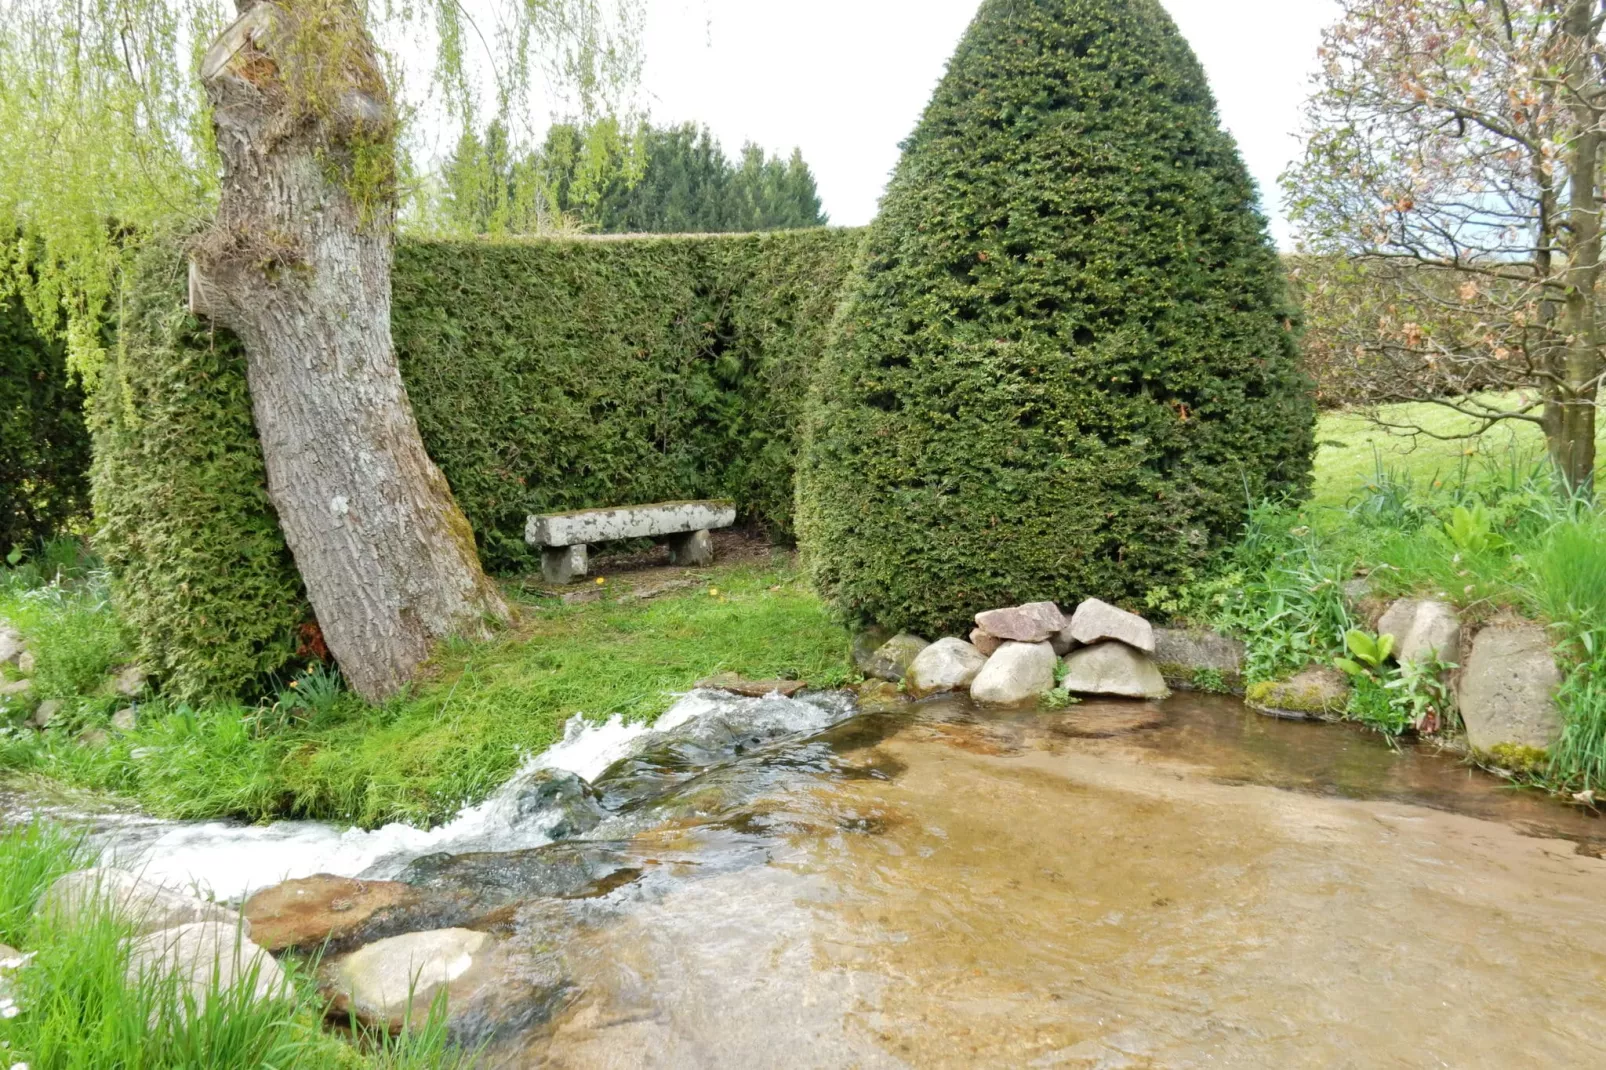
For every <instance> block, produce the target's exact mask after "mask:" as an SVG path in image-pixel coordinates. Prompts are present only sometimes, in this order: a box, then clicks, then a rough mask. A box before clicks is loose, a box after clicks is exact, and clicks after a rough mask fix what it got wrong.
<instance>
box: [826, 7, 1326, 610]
mask: <svg viewBox="0 0 1606 1070" xmlns="http://www.w3.org/2000/svg"><path fill="white" fill-rule="evenodd" d="M1296 319H1297V313H1296V311H1295V309H1294V308H1293V306H1292V305H1291V303H1290V302H1289V300H1288V296H1287V288H1286V285H1285V282H1284V279H1283V275H1282V271H1281V268H1280V266H1279V264H1278V261H1277V257H1276V255H1275V253H1274V252H1273V250H1272V247H1271V243H1270V241H1269V240H1268V237H1267V233H1266V226H1265V222H1264V220H1263V219H1262V218H1261V216H1260V214H1259V213H1258V211H1257V209H1256V195H1255V187H1254V184H1253V183H1252V182H1251V180H1250V178H1249V175H1248V173H1247V172H1246V170H1245V168H1244V166H1243V164H1242V162H1241V160H1240V159H1239V157H1238V153H1237V150H1236V148H1235V147H1234V145H1233V142H1232V139H1231V138H1230V137H1229V136H1228V135H1227V134H1226V133H1225V132H1223V131H1222V129H1221V127H1220V125H1219V123H1218V122H1217V118H1216V114H1215V106H1214V102H1213V101H1212V99H1211V96H1210V91H1209V88H1208V86H1207V84H1206V81H1205V77H1204V72H1203V71H1202V70H1201V69H1200V67H1199V64H1198V62H1197V60H1196V59H1195V58H1194V56H1193V55H1192V53H1191V52H1190V51H1189V49H1188V46H1187V43H1186V42H1185V41H1184V40H1183V39H1182V37H1181V35H1180V34H1179V33H1178V32H1177V29H1176V27H1175V26H1174V25H1173V24H1172V22H1171V20H1170V18H1169V17H1168V16H1167V15H1166V14H1165V12H1164V10H1163V9H1162V8H1161V7H1160V4H1159V3H1158V0H986V2H985V3H983V4H982V6H981V10H980V12H979V13H978V14H977V16H976V19H975V21H974V22H973V23H972V25H971V27H970V30H969V32H968V33H967V35H966V37H965V38H964V40H963V41H962V42H961V44H960V46H959V50H958V52H957V54H956V55H955V56H954V57H953V60H952V61H951V63H950V65H949V68H948V71H947V74H946V75H945V77H944V79H943V81H942V83H941V85H940V86H939V87H938V89H937V92H936V95H935V97H934V98H933V100H932V102H931V104H930V106H929V107H928V109H927V110H926V113H925V115H924V116H923V118H922V119H921V121H920V123H919V125H918V127H917V128H916V130H915V132H914V134H913V135H912V136H911V138H910V139H909V141H908V142H907V143H906V144H905V147H904V156H903V159H902V161H901V162H900V164H899V166H898V169H897V172H896V174H895V176H894V178H893V181H892V184H891V186H890V187H889V189H888V192H887V196H886V198H885V199H884V200H883V202H882V209H881V214H880V216H879V217H878V218H877V220H876V222H875V223H874V224H873V225H872V227H871V228H870V234H869V236H868V238H867V244H866V250H865V256H864V259H863V261H862V266H861V267H860V269H859V270H857V271H856V272H855V274H854V276H853V278H852V279H851V281H850V282H849V284H848V290H847V294H846V297H845V300H844V304H843V310H842V315H841V318H840V319H839V320H838V325H839V330H838V331H837V332H836V334H835V336H834V338H833V340H832V342H831V345H830V346H829V348H828V350H827V353H826V355H825V357H824V359H823V360H822V362H821V366H820V369H819V371H818V373H817V376H816V380H815V383H816V388H817V394H816V397H815V401H814V404H813V406H812V414H811V417H810V421H809V436H808V448H807V450H806V453H805V458H804V463H803V467H802V470H801V472H800V482H799V503H800V506H799V516H798V524H799V532H800V535H801V537H802V543H803V546H804V549H805V551H806V552H807V553H808V555H809V558H810V561H811V563H812V567H813V569H814V575H815V578H816V582H817V585H818V586H819V588H820V589H821V591H822V593H824V594H825V596H826V597H827V598H828V599H830V600H831V601H832V602H833V604H834V605H835V607H836V608H837V609H838V611H839V612H840V613H841V615H842V616H844V617H846V618H850V619H855V620H859V621H874V622H877V623H881V624H885V625H889V626H892V627H895V628H912V629H916V630H919V631H921V632H924V633H926V634H928V635H932V636H933V637H935V636H936V635H940V634H943V633H952V632H955V631H958V630H960V629H962V628H963V627H965V624H966V621H967V619H968V618H969V617H970V616H971V615H972V614H974V613H975V612H976V611H978V610H981V609H986V608H989V607H992V606H998V605H1011V604H1015V603H1017V602H1024V601H1030V600H1037V599H1054V600H1058V601H1061V602H1073V601H1076V600H1078V599H1080V598H1083V597H1086V596H1090V595H1093V596H1098V597H1101V598H1105V599H1109V600H1112V601H1115V600H1126V599H1131V598H1135V597H1138V596H1141V595H1142V594H1143V592H1145V591H1146V590H1147V589H1149V588H1151V587H1152V586H1154V585H1157V584H1167V583H1173V582H1176V581H1177V580H1178V579H1179V578H1181V577H1184V576H1186V575H1187V573H1188V570H1189V569H1190V568H1193V567H1197V566H1199V565H1202V564H1203V563H1205V562H1206V561H1207V560H1208V559H1209V557H1210V555H1211V554H1212V552H1213V551H1215V550H1216V549H1217V548H1219V547H1220V546H1221V545H1222V544H1223V542H1224V541H1225V540H1227V539H1228V538H1230V537H1231V536H1232V535H1234V534H1235V533H1236V532H1237V530H1238V529H1239V526H1240V524H1241V521H1242V517H1243V512H1244V505H1245V500H1246V498H1249V499H1254V498H1258V497H1260V496H1261V495H1265V494H1276V493H1278V492H1279V491H1284V490H1288V491H1298V490H1299V489H1301V488H1302V487H1305V486H1307V485H1308V482H1309V479H1310V468H1311V456H1312V453H1313V450H1314V448H1313V427H1314V410H1313V406H1312V404H1311V401H1310V397H1309V389H1308V384H1307V383H1306V382H1305V381H1304V380H1303V379H1302V377H1301V376H1300V374H1299V373H1298V369H1297V347H1296V334H1295V321H1296Z"/></svg>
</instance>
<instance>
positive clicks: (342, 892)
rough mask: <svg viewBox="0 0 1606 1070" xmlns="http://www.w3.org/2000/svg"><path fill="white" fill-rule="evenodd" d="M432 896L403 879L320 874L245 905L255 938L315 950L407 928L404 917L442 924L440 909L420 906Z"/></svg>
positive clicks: (271, 945) (277, 946) (424, 924)
mask: <svg viewBox="0 0 1606 1070" xmlns="http://www.w3.org/2000/svg"><path fill="white" fill-rule="evenodd" d="M428 899H429V897H428V896H426V895H425V894H424V893H423V892H421V891H420V890H419V889H417V888H414V887H412V886H411V885H407V884H402V883H400V882H399V881H364V880H355V879H353V878H350V877H334V876H330V875H328V874H320V875H318V876H316V877H304V878H301V879H299V880H292V881H285V882H284V883H283V884H279V885H275V886H274V887H272V888H266V889H264V890H262V891H260V892H257V893H256V894H255V895H253V896H251V898H249V899H247V900H246V901H245V906H244V907H243V908H241V910H242V913H244V915H245V917H246V920H247V921H249V922H250V923H251V935H252V938H253V939H254V940H255V941H256V942H257V943H258V944H260V945H261V946H263V947H265V948H267V949H268V950H269V951H273V952H280V951H286V950H292V949H293V950H298V951H316V950H318V949H319V948H321V947H324V946H325V945H326V944H327V945H328V947H329V949H330V950H338V949H339V948H341V947H346V946H355V945H357V944H363V943H368V942H371V941H373V940H378V939H381V938H383V937H386V936H394V935H396V933H397V932H401V931H407V929H401V928H397V927H396V926H398V925H405V924H406V922H404V921H403V920H402V919H403V918H404V917H405V918H408V919H410V920H411V921H414V922H416V924H412V925H410V926H409V928H411V929H426V928H438V927H439V926H440V925H441V924H442V922H441V921H440V920H439V914H440V913H441V911H440V910H438V909H436V910H429V911H425V910H421V909H420V908H421V907H423V906H424V904H425V903H426V901H427V900H428ZM461 913H462V912H459V914H461ZM430 915H435V917H433V918H431V917H429V916H430ZM387 919H389V920H390V921H391V924H390V925H387V924H386V920H387ZM426 919H428V920H426ZM459 920H460V919H459ZM431 922H432V923H431ZM387 929H388V930H389V931H386V930H387Z"/></svg>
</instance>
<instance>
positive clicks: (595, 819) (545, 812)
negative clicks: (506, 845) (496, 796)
mask: <svg viewBox="0 0 1606 1070" xmlns="http://www.w3.org/2000/svg"><path fill="white" fill-rule="evenodd" d="M514 812H515V814H516V815H517V817H516V820H519V821H521V822H523V823H525V824H527V825H529V826H531V827H533V828H536V829H539V830H540V831H542V832H544V833H545V834H546V835H547V836H549V837H550V838H551V839H554V840H566V839H569V838H570V837H573V836H580V835H583V834H585V833H587V832H590V831H591V830H592V829H594V828H596V827H597V826H598V825H600V824H601V823H602V821H603V819H604V818H605V817H607V811H606V810H604V809H603V806H602V795H601V793H600V792H598V791H597V789H596V788H594V787H592V786H591V785H590V784H588V783H586V782H585V781H584V780H583V779H581V778H580V777H579V776H576V775H575V774H574V773H570V772H567V771H565V770H562V769H542V770H538V771H537V772H535V773H533V774H531V776H530V777H529V778H528V779H527V781H526V783H525V784H524V785H523V786H521V787H520V788H519V790H518V794H517V795H516V796H515V799H514Z"/></svg>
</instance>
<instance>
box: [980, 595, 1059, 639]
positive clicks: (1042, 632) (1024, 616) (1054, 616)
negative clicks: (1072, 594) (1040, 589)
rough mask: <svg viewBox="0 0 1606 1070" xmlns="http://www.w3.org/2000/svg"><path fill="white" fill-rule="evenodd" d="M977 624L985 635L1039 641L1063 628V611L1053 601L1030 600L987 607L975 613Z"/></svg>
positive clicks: (1056, 633) (1054, 634)
mask: <svg viewBox="0 0 1606 1070" xmlns="http://www.w3.org/2000/svg"><path fill="white" fill-rule="evenodd" d="M976 624H977V626H978V627H980V628H981V630H982V631H984V632H986V633H987V634H988V635H996V636H997V637H998V638H1000V639H1008V640H1009V641H1011V642H1015V643H1041V642H1044V641H1046V640H1048V639H1050V638H1052V637H1053V636H1056V635H1058V634H1059V633H1060V632H1062V631H1064V630H1065V625H1066V620H1065V614H1063V613H1061V612H1060V607H1059V606H1056V605H1055V604H1054V603H1053V602H1030V603H1027V604H1026V605H1024V606H1014V607H1012V608H1010V609H989V610H986V611H985V612H982V613H978V614H976Z"/></svg>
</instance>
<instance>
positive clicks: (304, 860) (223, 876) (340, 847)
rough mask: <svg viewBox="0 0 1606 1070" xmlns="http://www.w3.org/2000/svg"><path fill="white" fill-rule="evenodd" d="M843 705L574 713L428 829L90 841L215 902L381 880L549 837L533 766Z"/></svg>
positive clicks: (125, 827) (694, 704)
mask: <svg viewBox="0 0 1606 1070" xmlns="http://www.w3.org/2000/svg"><path fill="white" fill-rule="evenodd" d="M845 710H846V708H845V704H844V703H843V702H842V701H841V700H840V699H834V698H833V699H830V700H826V701H824V702H809V701H804V700H795V699H786V698H782V697H780V696H779V695H771V696H769V697H768V698H763V699H744V698H737V697H735V696H732V695H729V694H725V693H723V692H714V691H693V692H691V693H689V694H687V695H684V696H683V697H682V698H681V699H680V700H679V701H678V702H676V703H675V705H674V706H673V707H672V708H670V709H669V710H668V711H667V712H666V713H664V714H663V715H662V716H661V717H659V718H658V720H657V721H656V722H653V723H651V724H647V723H639V724H626V723H625V721H624V719H623V718H621V717H618V716H614V717H612V718H610V719H609V720H607V721H605V722H603V723H601V724H597V723H593V722H589V721H587V720H585V719H584V718H583V717H580V716H579V715H576V716H575V717H573V718H571V719H570V721H569V723H568V725H567V727H566V729H565V732H564V737H563V739H562V740H561V741H560V742H558V743H556V744H554V745H553V746H552V747H550V748H549V749H548V750H546V751H545V752H543V753H541V754H539V755H537V756H535V757H533V758H531V759H529V760H528V761H526V762H525V763H524V765H523V767H522V768H521V769H520V770H519V771H518V772H517V773H516V774H514V776H513V777H512V779H510V780H509V781H508V782H507V783H506V784H504V785H503V786H502V787H501V788H500V789H498V790H497V791H496V792H495V793H494V794H492V795H491V797H490V798H488V799H486V800H485V801H484V802H482V803H480V804H479V805H477V806H472V807H469V808H468V809H465V810H463V811H462V812H461V813H460V814H458V815H457V817H455V818H454V819H452V820H451V821H450V822H448V823H446V824H444V825H441V826H439V827H437V828H433V829H420V828H415V827H414V826H412V825H403V824H393V825H386V826H385V827H383V828H380V829H376V830H374V831H368V830H365V829H359V828H345V829H342V828H340V827H338V826H335V825H331V824H327V823H324V822H320V821H280V822H275V823H273V824H270V825H254V826H253V825H242V824H238V823H229V822H218V821H213V822H205V823H178V822H170V821H158V820H155V819H152V818H145V817H138V816H115V817H111V818H109V819H105V820H103V821H102V822H101V823H100V831H99V833H98V834H97V835H96V836H95V837H94V840H95V842H96V843H97V844H98V845H100V846H101V847H102V849H103V850H104V852H105V854H106V857H107V859H108V861H111V862H114V863H115V864H117V865H119V866H122V867H124V868H127V869H131V870H133V871H134V872H137V873H141V874H143V875H144V876H145V877H147V878H149V879H151V880H154V881H158V882H160V883H162V884H165V885H168V886H169V887H183V888H191V889H194V890H195V892H196V893H197V894H200V895H203V896H206V897H209V898H215V899H217V900H219V901H222V902H235V903H238V902H240V901H242V900H244V899H245V897H246V896H248V895H250V894H251V893H252V892H254V891H257V890H259V889H262V888H267V887H271V886H273V885H275V884H278V883H280V882H282V881H286V880H293V879H295V878H298V877H310V876H312V875H314V874H319V873H328V874H333V875H334V876H340V877H356V876H360V875H361V876H367V877H372V878H375V879H383V878H387V877H392V876H394V875H395V874H396V873H398V872H400V871H401V869H402V868H403V867H404V866H405V865H406V864H407V863H408V862H410V861H412V860H413V859H415V858H419V857H422V856H424V855H429V854H435V853H437V852H441V851H447V852H451V853H456V854H462V853H467V852H473V851H519V850H525V849H527V848H532V847H540V846H542V845H544V844H547V843H550V842H551V838H550V837H549V836H548V835H547V834H546V829H547V825H546V824H545V823H544V822H541V821H532V820H530V818H529V817H528V816H522V817H521V815H520V814H519V812H518V808H517V806H516V801H517V796H518V790H519V788H520V787H521V786H523V785H524V784H525V783H526V782H527V781H528V780H529V778H530V776H531V775H532V774H533V773H536V772H538V771H540V770H546V769H553V770H562V771H566V772H570V773H574V774H576V775H577V776H580V777H582V778H584V779H585V780H587V781H591V780H595V779H596V778H597V777H598V776H600V775H601V774H602V773H603V772H604V771H605V770H606V769H607V768H608V767H609V766H610V765H612V764H613V763H614V762H616V761H618V760H619V759H621V758H624V757H627V756H629V755H630V754H631V753H632V752H633V751H634V750H635V749H636V748H637V747H639V746H640V745H642V743H643V741H644V740H647V739H648V738H649V737H653V736H656V735H658V734H660V733H664V732H669V731H671V730H674V729H679V728H685V727H687V726H692V725H693V723H694V722H697V721H700V720H703V719H713V718H723V719H728V720H732V721H735V720H738V719H740V720H747V719H750V718H751V719H756V720H758V721H769V722H772V723H780V724H783V725H785V727H787V728H788V729H790V730H792V731H809V730H812V729H818V728H822V727H824V726H825V725H826V724H829V723H830V722H832V721H834V720H837V719H839V718H840V717H841V716H842V715H843V714H844V713H845Z"/></svg>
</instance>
